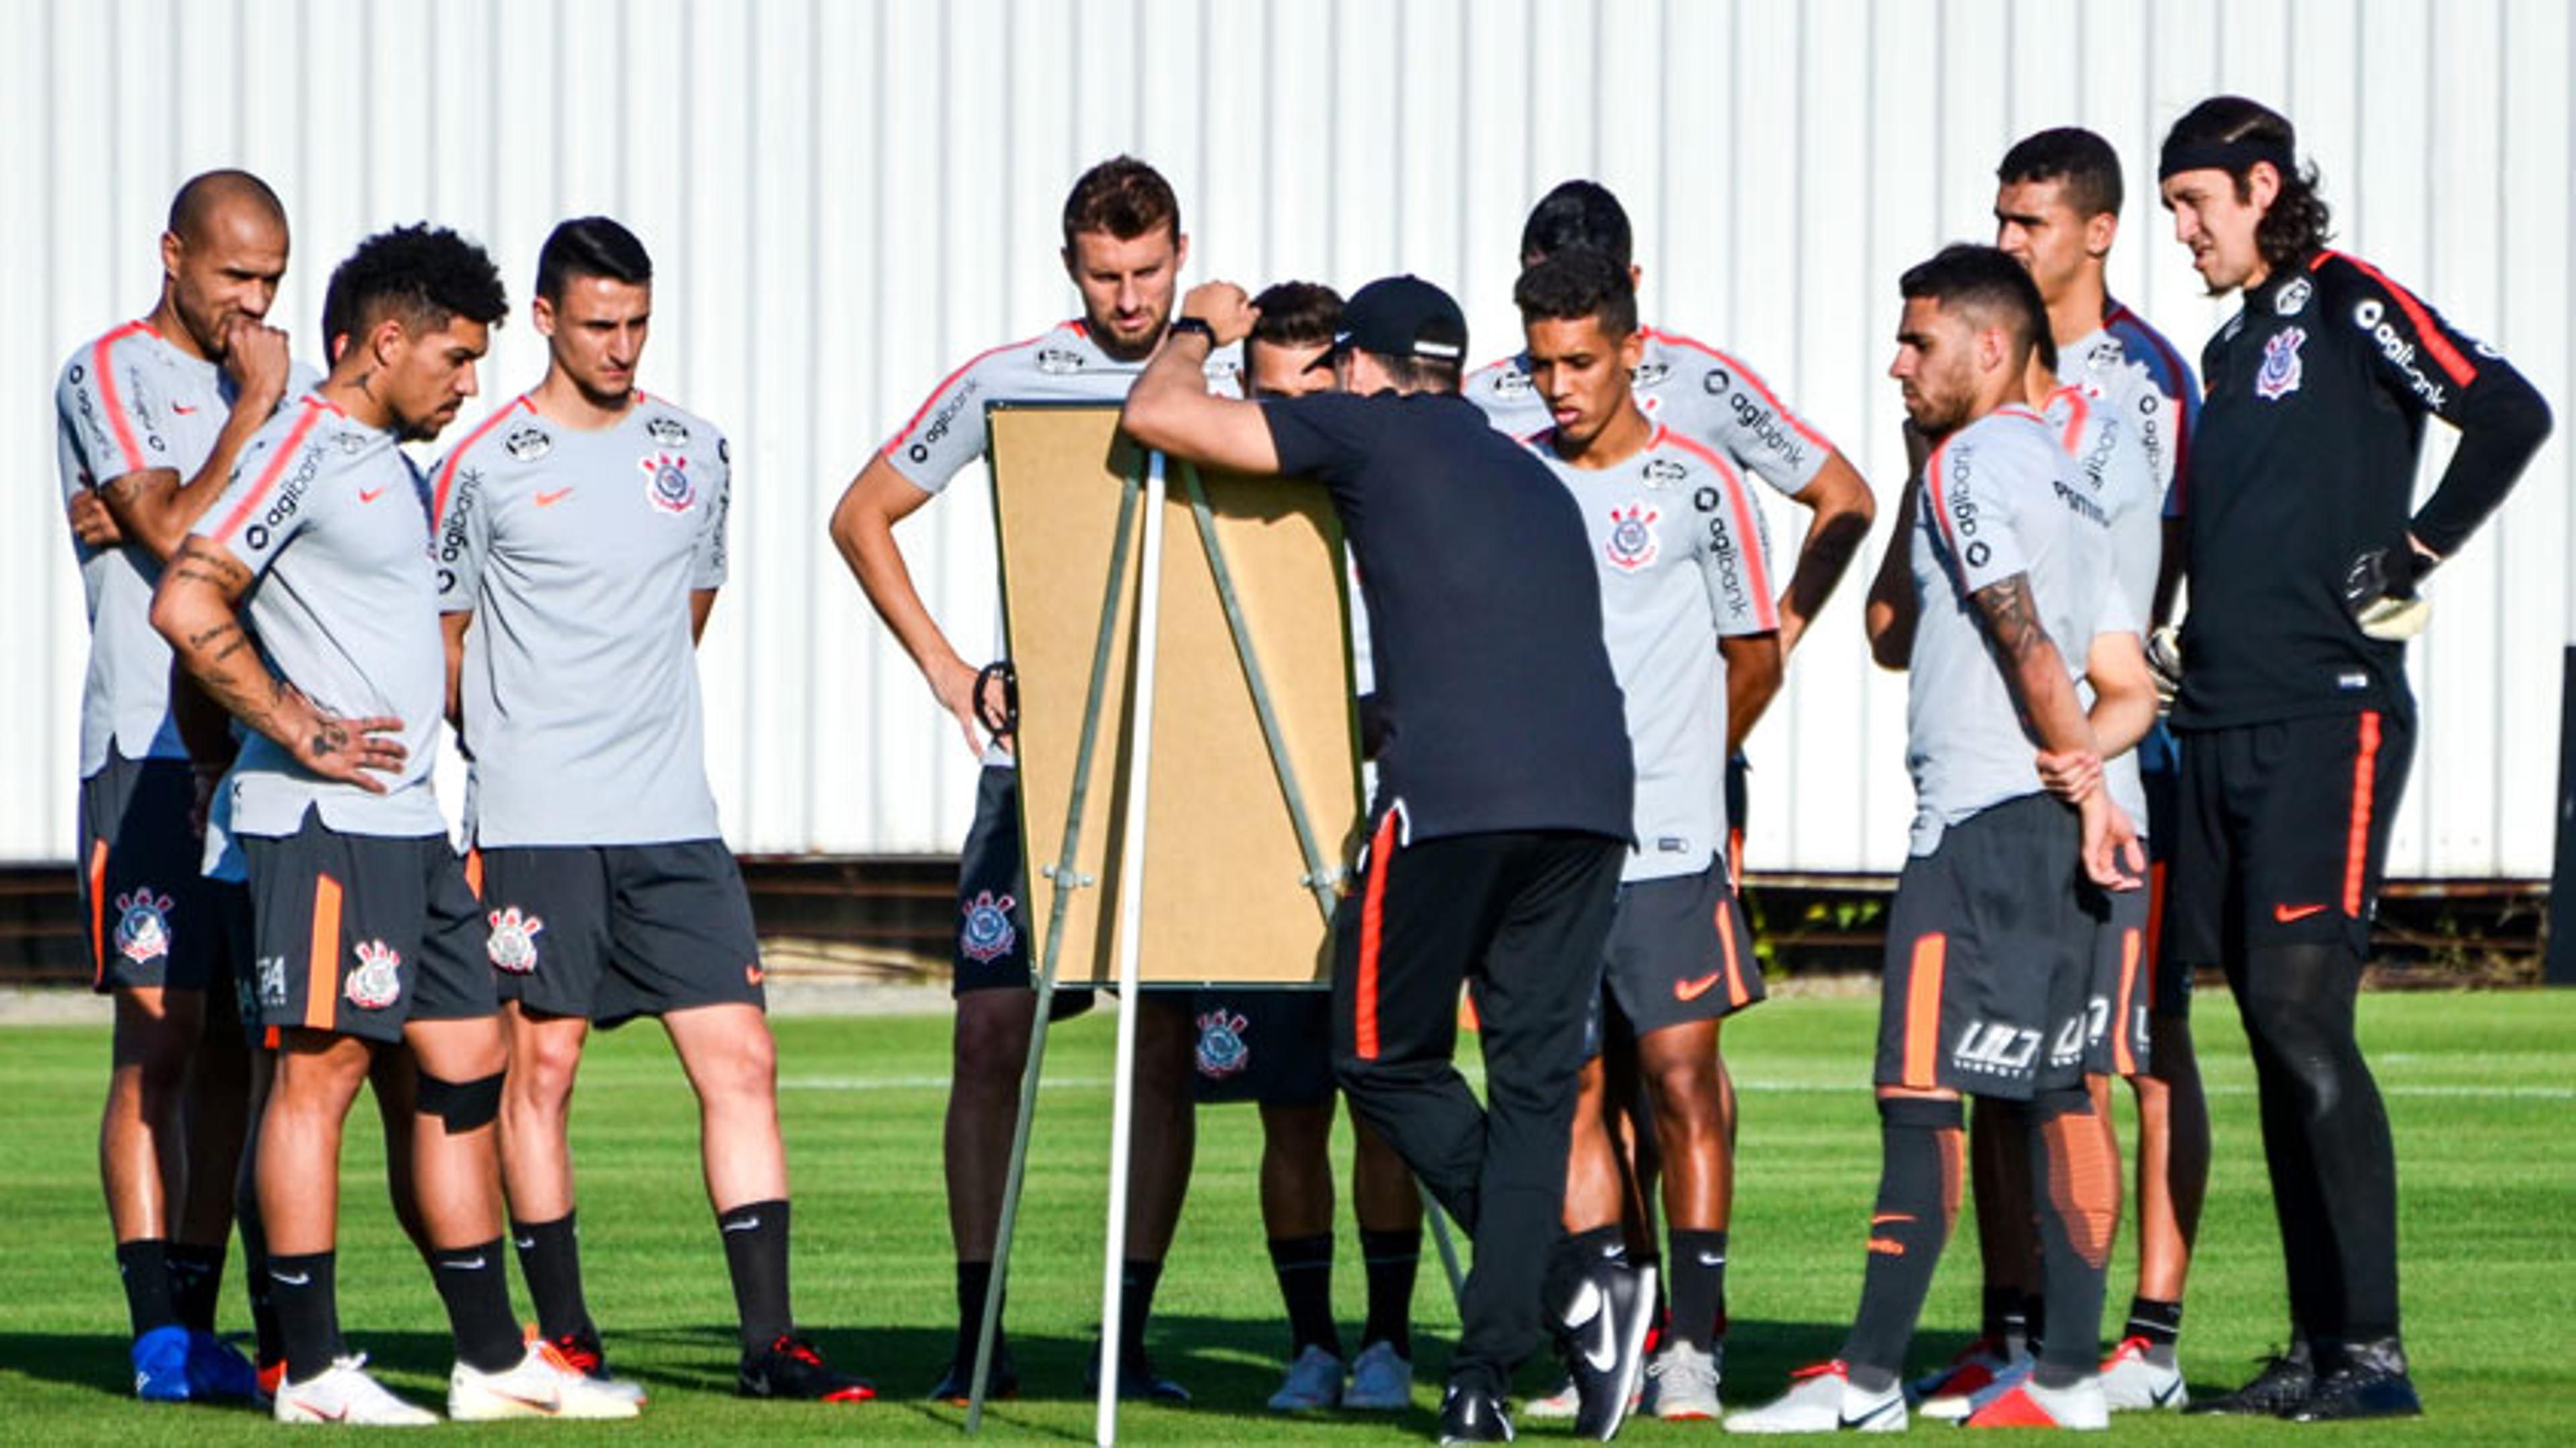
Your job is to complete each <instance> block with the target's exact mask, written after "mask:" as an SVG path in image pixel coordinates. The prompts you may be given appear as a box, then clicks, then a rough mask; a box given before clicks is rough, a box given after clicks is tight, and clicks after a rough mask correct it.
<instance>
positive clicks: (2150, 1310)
mask: <svg viewBox="0 0 2576 1448" xmlns="http://www.w3.org/2000/svg"><path fill="white" fill-rule="evenodd" d="M2120 1335H2121V1336H2123V1337H2142V1338H2145V1339H2146V1340H2147V1360H2148V1361H2150V1362H2153V1363H2156V1364H2159V1365H2160V1366H2164V1367H2171V1366H2173V1360H2174V1344H2176V1343H2178V1342H2181V1341H2182V1304H2181V1303H2179V1302H2165V1301H2162V1300H2160V1299H2157V1298H2153V1297H2132V1298H2130V1299H2129V1325H2128V1328H2127V1330H2125V1331H2124V1332H2122V1333H2121V1334H2120Z"/></svg>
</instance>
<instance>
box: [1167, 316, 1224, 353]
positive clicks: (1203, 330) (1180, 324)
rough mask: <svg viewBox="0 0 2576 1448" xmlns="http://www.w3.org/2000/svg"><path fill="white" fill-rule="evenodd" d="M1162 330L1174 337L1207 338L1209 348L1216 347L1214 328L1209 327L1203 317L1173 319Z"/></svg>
mask: <svg viewBox="0 0 2576 1448" xmlns="http://www.w3.org/2000/svg"><path fill="white" fill-rule="evenodd" d="M1164 330H1165V331H1167V332H1169V333H1170V334H1171V335H1173V336H1175V337H1178V336H1182V335H1184V334H1196V335H1198V336H1201V337H1205V338H1207V340H1208V345H1209V346H1211V347H1213V346H1215V345H1216V328H1214V327H1211V326H1209V325H1208V324H1207V319H1206V318H1205V317H1174V318H1173V319H1172V324H1171V325H1170V326H1169V327H1166V328H1165V329H1164Z"/></svg>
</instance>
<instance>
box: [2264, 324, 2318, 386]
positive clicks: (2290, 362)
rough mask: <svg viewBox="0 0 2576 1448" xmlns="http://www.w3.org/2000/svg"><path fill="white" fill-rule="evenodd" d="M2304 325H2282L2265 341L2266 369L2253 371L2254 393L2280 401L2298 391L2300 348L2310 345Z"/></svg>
mask: <svg viewBox="0 0 2576 1448" xmlns="http://www.w3.org/2000/svg"><path fill="white" fill-rule="evenodd" d="M2307 341H2308V332H2307V329H2306V328H2305V327H2283V328H2282V329H2281V330H2280V331H2278V332H2276V333H2274V334H2273V335H2272V340H2270V341H2268V342H2266V343H2264V344H2263V370H2262V371H2260V372H2257V373H2255V374H2254V395H2255V396H2257V397H2259V398H2262V399H2263V400H2264V401H2265V402H2278V401H2280V400H2281V399H2282V398H2284V397H2287V396H2289V395H2290V394H2291V393H2293V392H2296V391H2298V390H2299V372H2300V367H2299V349H2300V348H2301V347H2303V346H2305V345H2307Z"/></svg>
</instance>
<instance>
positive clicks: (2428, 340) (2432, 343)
mask: <svg viewBox="0 0 2576 1448" xmlns="http://www.w3.org/2000/svg"><path fill="white" fill-rule="evenodd" d="M2330 257H2341V258H2343V259H2344V260H2345V261H2347V262H2350V263H2351V264H2352V269H2353V270H2355V271H2357V272H2359V273H2361V274H2362V275H2363V276H2366V277H2368V278H2370V279H2371V280H2372V281H2375V282H2377V283H2379V284H2380V285H2381V286H2383V287H2386V288H2387V289H2388V295H2390V296H2391V297H2394V298H2396V300H2397V310H2399V311H2401V312H2404V313H2405V314H2406V320H2407V323H2408V324H2409V325H2411V326H2413V327H2414V329H2415V340H2417V341H2419V342H2421V343H2423V344H2424V350H2425V351H2426V352H2428V353H2430V354H2431V355H2432V358H2433V360H2434V361H2435V362H2436V363H2438V364H2440V366H2441V368H2442V371H2443V372H2444V373H2445V374H2447V375H2448V376H2449V377H2450V379H2451V380H2452V381H2453V382H2455V383H2457V384H2459V385H2460V386H2462V387H2466V386H2468V385H2469V384H2470V383H2472V382H2475V381H2476V380H2477V378H2478V369H2477V366H2476V364H2474V363H2472V362H2471V361H2469V359H2468V358H2466V357H2463V356H2461V355H2460V349H2459V348H2457V347H2454V346H2452V345H2451V339H2450V338H2449V337H2446V336H2444V335H2443V334H2442V329H2441V327H2440V326H2439V325H2438V324H2437V323H2435V322H2434V320H2433V314H2432V313H2431V312H2429V311H2427V310H2425V307H2424V304H2423V303H2422V302H2419V301H2417V300H2415V294H2414V293H2413V292H2410V291H2408V290H2406V289H2405V288H2404V287H2401V286H2399V285H2398V284H2397V283H2395V282H2392V281H2390V280H2389V279H2388V278H2387V277H2386V276H2384V275H2382V274H2381V272H2380V270H2379V268H2377V267H2375V266H2372V265H2371V264H2370V263H2368V262H2366V261H2363V260H2362V259H2361V258H2360V257H2357V256H2354V255H2353V254H2351V253H2350V252H2342V251H2332V250H2328V251H2324V252H2320V253H2318V255H2317V259H2316V260H2315V261H2313V262H2311V263H2309V265H2308V269H2309V270H2310V271H2316V270H2318V269H2320V268H2322V267H2323V266H2324V265H2325V264H2326V261H2327V259H2328V258H2330Z"/></svg>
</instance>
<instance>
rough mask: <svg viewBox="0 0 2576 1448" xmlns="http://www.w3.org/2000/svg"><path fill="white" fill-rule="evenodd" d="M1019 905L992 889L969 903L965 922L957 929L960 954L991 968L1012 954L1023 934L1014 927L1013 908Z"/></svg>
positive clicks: (983, 892) (967, 903)
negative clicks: (994, 963) (1012, 922)
mask: <svg viewBox="0 0 2576 1448" xmlns="http://www.w3.org/2000/svg"><path fill="white" fill-rule="evenodd" d="M1018 903H1019V902H1018V901H1016V900H1014V899H1012V898H1011V897H1010V896H1008V895H996V894H994V893H993V892H992V891H990V890H984V891H979V892H978V893H977V894H976V896H975V898H974V899H972V900H969V901H967V902H966V919H965V922H964V923H963V924H961V925H959V926H958V928H957V953H958V954H960V955H963V956H965V957H966V958H967V959H968V960H971V961H974V962H975V963H976V964H978V965H990V964H992V963H993V962H994V961H997V960H999V959H1001V958H1002V957H1003V956H1005V955H1008V954H1010V953H1011V947H1012V946H1014V945H1016V944H1018V943H1019V939H1020V933H1019V931H1017V930H1015V929H1013V928H1012V926H1011V907H1012V906H1013V905H1016V904H1018Z"/></svg>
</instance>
